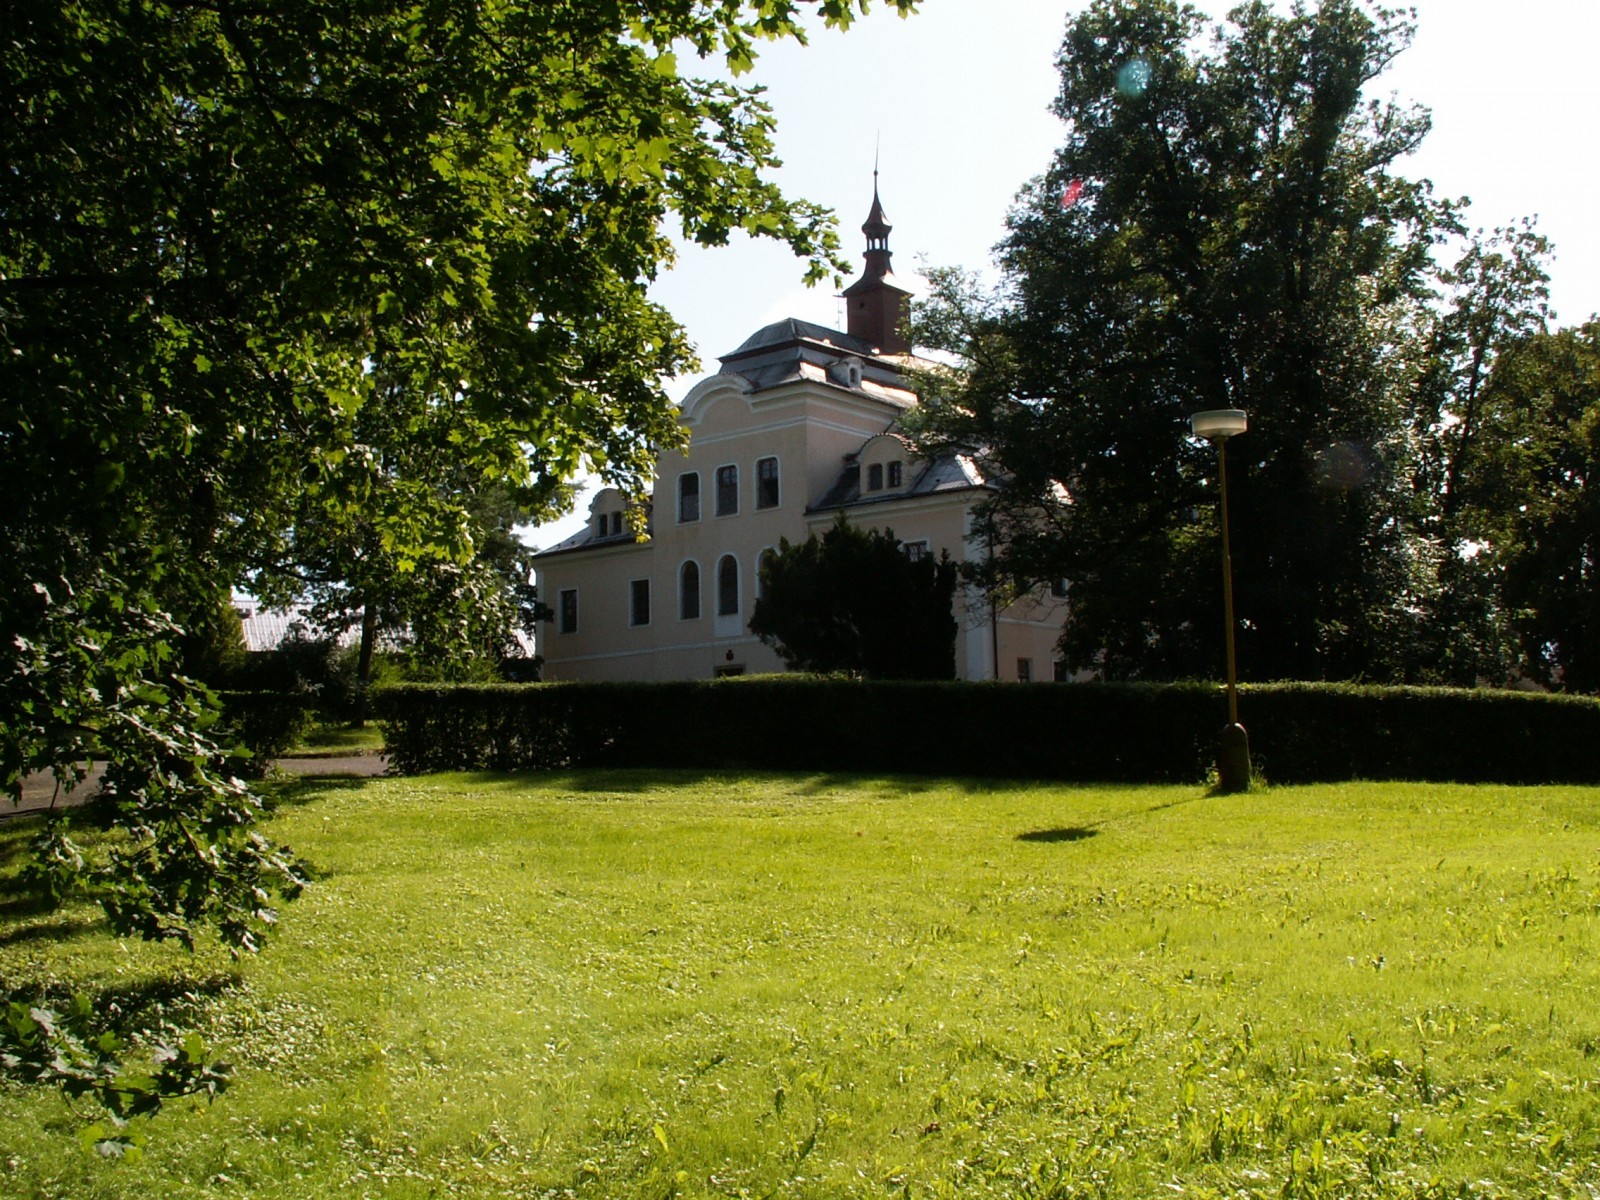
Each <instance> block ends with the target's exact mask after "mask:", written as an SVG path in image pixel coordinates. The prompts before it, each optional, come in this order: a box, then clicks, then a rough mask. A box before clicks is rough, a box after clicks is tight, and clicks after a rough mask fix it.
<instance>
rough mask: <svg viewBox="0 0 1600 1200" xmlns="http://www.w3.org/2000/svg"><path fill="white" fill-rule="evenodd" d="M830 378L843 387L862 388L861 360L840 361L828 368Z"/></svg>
mask: <svg viewBox="0 0 1600 1200" xmlns="http://www.w3.org/2000/svg"><path fill="white" fill-rule="evenodd" d="M828 378H829V379H830V380H832V381H833V382H834V383H837V384H839V385H840V386H841V387H847V388H859V387H860V386H861V360H860V359H859V358H845V359H840V360H839V361H838V362H836V363H834V364H833V365H832V366H830V367H829V368H828Z"/></svg>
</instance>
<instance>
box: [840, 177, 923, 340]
mask: <svg viewBox="0 0 1600 1200" xmlns="http://www.w3.org/2000/svg"><path fill="white" fill-rule="evenodd" d="M893 228H894V226H892V225H890V224H889V218H888V215H887V214H885V212H884V211H883V201H882V200H881V199H880V198H879V196H878V157H877V153H876V152H874V153H873V158H872V208H871V209H870V210H869V211H868V213H867V219H866V222H865V224H863V225H862V226H861V232H862V233H863V234H865V235H866V238H867V252H866V255H865V258H866V265H865V267H864V269H863V270H862V272H861V278H860V279H858V280H856V281H855V282H854V283H852V284H851V285H850V286H849V287H847V288H846V289H845V290H844V299H845V304H846V306H847V308H846V311H847V314H848V315H847V318H846V319H847V326H846V332H848V333H849V334H851V336H853V337H859V338H864V339H865V340H867V341H869V342H871V343H872V344H873V345H874V346H876V347H877V348H878V350H879V351H880V352H882V353H884V354H909V353H910V352H911V341H910V339H909V338H908V337H907V336H906V332H905V324H906V319H907V317H908V316H909V307H910V306H909V300H910V296H911V293H910V292H909V291H907V290H906V289H905V288H903V287H901V286H900V284H899V282H898V281H897V280H896V279H895V277H894V272H893V270H892V269H891V255H890V253H889V231H890V230H891V229H893Z"/></svg>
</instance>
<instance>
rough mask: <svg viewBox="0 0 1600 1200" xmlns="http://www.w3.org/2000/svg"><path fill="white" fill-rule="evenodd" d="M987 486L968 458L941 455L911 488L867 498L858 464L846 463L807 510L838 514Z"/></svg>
mask: <svg viewBox="0 0 1600 1200" xmlns="http://www.w3.org/2000/svg"><path fill="white" fill-rule="evenodd" d="M987 486H989V485H988V484H987V483H985V482H984V479H983V477H982V475H981V474H979V472H978V469H977V468H976V467H975V466H974V465H973V464H972V463H971V462H970V461H969V460H968V459H966V458H963V457H960V456H958V455H954V454H942V455H940V456H939V457H938V458H936V459H934V460H933V461H932V462H930V463H929V464H928V465H927V466H926V467H925V468H924V469H923V471H922V474H920V475H918V476H917V477H916V478H915V479H913V480H912V481H911V486H910V487H905V488H897V489H896V490H894V491H887V490H885V491H878V492H873V493H871V494H870V495H866V494H863V493H862V491H861V465H860V464H859V463H847V464H846V465H845V468H844V470H843V471H841V472H840V473H839V478H838V479H836V480H835V481H834V484H833V486H832V487H831V488H829V489H828V490H827V492H826V493H825V494H824V495H823V497H822V498H821V499H820V500H818V501H817V502H816V503H815V504H813V505H812V506H811V507H810V508H809V509H807V510H806V511H807V512H813V513H817V512H838V511H839V510H840V509H841V508H860V507H863V506H866V505H870V504H886V503H889V502H891V501H894V500H908V499H911V498H913V497H917V496H932V495H936V494H937V493H940V492H962V491H971V490H973V489H975V488H983V487H987Z"/></svg>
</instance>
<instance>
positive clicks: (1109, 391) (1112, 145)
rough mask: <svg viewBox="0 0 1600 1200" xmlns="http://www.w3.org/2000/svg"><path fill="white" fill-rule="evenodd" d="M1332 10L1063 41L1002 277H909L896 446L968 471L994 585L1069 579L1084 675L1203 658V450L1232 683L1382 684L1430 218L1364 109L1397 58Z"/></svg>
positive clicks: (1097, 26)
mask: <svg viewBox="0 0 1600 1200" xmlns="http://www.w3.org/2000/svg"><path fill="white" fill-rule="evenodd" d="M1411 33H1412V29H1411V26H1410V25H1409V24H1408V23H1407V22H1406V20H1405V19H1404V18H1403V17H1402V16H1400V15H1398V14H1396V13H1394V12H1392V11H1389V10H1384V9H1379V8H1376V7H1373V6H1370V5H1367V4H1363V3H1360V2H1358V0H1325V2H1324V3H1321V4H1320V5H1318V6H1316V7H1314V8H1313V7H1310V6H1308V5H1307V4H1305V3H1296V4H1294V5H1293V6H1292V7H1291V8H1290V9H1289V11H1288V12H1287V13H1282V12H1279V11H1278V10H1276V9H1275V8H1274V7H1272V6H1270V5H1268V4H1266V3H1262V2H1255V3H1247V4H1243V5H1241V6H1240V7H1238V8H1236V9H1235V10H1234V11H1233V13H1232V14H1231V15H1230V17H1229V20H1228V22H1227V23H1226V24H1224V25H1221V26H1219V27H1217V28H1216V29H1215V30H1214V31H1213V33H1212V35H1211V37H1210V38H1209V40H1208V39H1206V38H1205V36H1204V34H1205V21H1204V18H1203V17H1202V16H1201V14H1200V13H1198V12H1197V11H1195V10H1194V9H1193V8H1191V7H1188V6H1180V5H1178V4H1176V3H1173V2H1171V0H1096V2H1095V3H1093V4H1091V5H1090V6H1089V7H1088V8H1087V9H1086V10H1085V11H1084V12H1082V13H1081V14H1079V15H1077V16H1075V17H1073V18H1072V19H1071V20H1070V21H1069V23H1068V26H1067V31H1066V37H1065V40H1064V42H1063V45H1062V49H1061V55H1060V59H1059V66H1060V71H1061V81H1062V83H1061V92H1060V95H1059V97H1058V99H1057V101H1056V105H1055V111H1056V113H1057V114H1058V115H1059V116H1060V117H1061V118H1062V120H1063V121H1064V122H1065V123H1066V126H1067V133H1066V140H1065V143H1064V144H1063V146H1062V147H1061V149H1060V150H1059V151H1058V152H1057V154H1056V157H1055V161H1054V162H1053V164H1052V165H1051V167H1050V169H1049V170H1048V172H1047V173H1046V174H1045V175H1044V176H1042V177H1041V178H1040V179H1038V180H1035V181H1034V182H1033V183H1032V184H1030V185H1029V186H1028V187H1027V188H1026V189H1024V191H1023V193H1022V194H1021V196H1020V197H1019V199H1018V202H1017V205H1016V208H1015V209H1014V211H1013V213H1012V215H1011V218H1010V223H1009V233H1008V235H1007V237H1006V239H1005V241H1004V242H1003V243H1002V246H1001V261H1002V267H1003V270H1004V273H1005V284H1004V287H1003V289H1002V291H1001V292H1000V293H999V294H998V295H997V296H992V297H991V296H984V295H982V294H980V293H975V292H974V291H973V290H972V289H971V287H970V286H968V285H967V284H966V283H965V282H964V281H963V279H962V277H961V276H959V275H956V274H954V273H950V272H946V273H943V274H942V275H940V276H939V277H938V280H937V287H936V291H935V296H934V299H933V301H932V303H931V304H929V305H927V306H925V307H924V309H923V313H922V326H921V340H922V341H924V342H925V343H926V344H930V345H934V346H938V347H941V348H943V349H946V350H948V351H950V352H952V353H954V354H956V355H957V356H958V357H959V358H960V359H961V361H962V363H963V366H964V369H963V370H961V371H959V372H955V373H953V374H952V375H950V376H948V377H947V382H945V383H943V384H941V383H940V382H939V380H938V379H935V380H934V381H932V385H931V391H932V393H933V394H932V398H931V403H930V404H929V405H928V406H927V412H926V414H925V416H924V418H923V420H924V429H923V431H922V436H923V438H924V440H925V441H926V442H928V443H929V444H930V445H931V446H946V445H955V446H960V447H964V448H967V449H969V450H971V451H975V452H978V453H980V454H984V455H986V456H988V457H989V458H990V459H991V460H992V463H993V466H994V467H995V469H996V470H997V471H998V472H999V473H1001V474H1003V475H1005V476H1006V477H1007V478H1008V481H1009V486H1008V487H1007V488H1006V490H1005V491H1004V493H1002V494H1001V495H999V496H998V498H997V499H996V500H995V501H994V503H993V505H992V516H993V519H994V521H995V526H996V529H997V531H998V533H999V534H1000V538H1001V543H1002V545H1003V546H1004V547H1005V548H1004V549H1003V551H1002V553H1001V554H1000V555H999V556H998V557H997V559H996V569H997V572H998V573H999V576H998V577H999V578H1003V579H1010V580H1015V581H1018V582H1020V583H1021V584H1022V585H1024V586H1026V585H1027V584H1030V583H1036V582H1039V581H1043V580H1050V579H1056V578H1060V577H1063V576H1066V577H1069V578H1070V579H1071V580H1072V584H1073V587H1072V592H1071V597H1070V600H1069V603H1070V605H1071V616H1072V619H1071V621H1069V623H1068V626H1067V631H1066V633H1065V635H1064V642H1063V650H1064V653H1065V655H1066V657H1067V659H1068V661H1069V663H1070V665H1071V666H1073V667H1074V668H1098V669H1100V670H1101V671H1103V672H1104V673H1105V674H1107V675H1108V676H1112V677H1139V676H1146V677H1162V676H1166V677H1171V676H1185V675H1208V674H1214V673H1215V671H1216V669H1217V664H1218V662H1219V661H1220V641H1221V639H1220V637H1219V636H1218V630H1219V629H1220V626H1221V613H1220V607H1221V597H1220V587H1219V586H1218V584H1217V582H1216V577H1215V576H1216V566H1215V562H1216V528H1215V524H1214V516H1213V514H1214V512H1215V501H1216V479H1215V452H1214V451H1213V450H1211V449H1210V448H1209V447H1208V446H1206V445H1205V444H1203V443H1198V442H1196V441H1195V440H1194V439H1193V438H1191V437H1190V436H1189V434H1188V428H1187V418H1188V416H1189V415H1190V414H1191V413H1193V412H1195V411H1198V410H1205V409H1216V408H1242V409H1245V410H1247V411H1248V412H1249V413H1250V420H1251V428H1250V432H1249V433H1248V434H1247V435H1245V436H1243V437H1240V438H1238V439H1235V440H1234V441H1233V442H1232V443H1231V444H1230V446H1229V466H1230V485H1231V486H1230V493H1231V495H1230V501H1231V505H1232V510H1233V520H1234V525H1235V530H1234V533H1235V536H1234V542H1233V556H1234V570H1235V578H1236V589H1235V591H1236V596H1237V604H1238V618H1239V619H1238V639H1239V660H1240V669H1241V673H1242V674H1243V675H1244V676H1245V677H1247V678H1274V677H1296V678H1327V677H1334V678H1342V677H1350V676H1356V675H1367V676H1378V677H1388V676H1392V675H1394V674H1396V673H1398V672H1399V671H1401V670H1402V669H1403V668H1402V666H1401V664H1400V662H1399V661H1398V649H1399V647H1402V646H1403V645H1404V644H1405V642H1406V637H1407V634H1408V633H1409V631H1410V630H1411V628H1412V627H1413V625H1414V624H1415V622H1416V620H1417V615H1416V614H1417V605H1416V602H1415V598H1416V595H1417V593H1418V591H1419V589H1421V588H1424V587H1426V586H1427V581H1428V573H1427V571H1426V570H1425V569H1424V564H1423V563H1421V562H1420V561H1419V557H1418V546H1417V543H1416V539H1415V538H1414V536H1413V530H1414V526H1415V516H1416V514H1415V505H1416V504H1417V503H1418V499H1417V496H1418V493H1417V491H1416V487H1415V481H1414V479H1413V477H1412V474H1413V472H1412V463H1413V461H1414V459H1415V453H1414V447H1413V445H1412V440H1411V439H1412V435H1411V431H1410V429H1409V427H1408V425H1407V423H1406V420H1405V417H1406V414H1407V404H1408V402H1409V392H1408V388H1409V384H1410V381H1411V379H1412V374H1413V367H1412V361H1411V356H1410V355H1408V354H1407V353H1406V350H1405V348H1406V347H1407V346H1410V345H1413V344H1414V340H1415V329H1416V327H1417V325H1418V322H1419V315H1420V312H1421V310H1422V306H1423V304H1424V302H1425V300H1426V298H1427V295H1428V289H1429V284H1430V264H1431V259H1430V250H1431V247H1432V244H1433V242H1434V241H1435V239H1436V238H1437V237H1438V236H1439V235H1440V234H1441V233H1442V232H1444V231H1447V230H1452V229H1454V228H1455V226H1456V221H1455V216H1454V212H1453V209H1452V207H1451V206H1450V205H1448V204H1443V203H1440V202H1437V201H1435V200H1434V199H1433V198H1432V197H1431V195H1430V193H1429V190H1428V188H1427V186H1426V185H1425V184H1420V183H1414V182H1410V181H1407V180H1406V179H1404V178H1402V177H1400V176H1398V175H1396V174H1395V173H1394V166H1395V164H1396V162H1397V160H1399V159H1400V158H1402V157H1403V156H1404V155H1405V154H1407V153H1409V152H1410V151H1411V150H1413V149H1415V148H1416V146H1417V145H1418V143H1419V142H1420V140H1421V139H1422V137H1423V135H1424V134H1425V133H1426V131H1427V128H1428V118H1427V115H1426V113H1425V112H1423V111H1421V110H1418V109H1411V108H1405V107H1402V106H1400V105H1399V104H1397V103H1395V102H1393V101H1382V100H1377V101H1371V100H1367V99H1365V97H1364V92H1365V89H1366V88H1367V86H1368V85H1369V84H1370V83H1371V82H1372V81H1373V80H1374V79H1376V78H1377V77H1378V76H1379V75H1380V74H1381V73H1382V72H1383V70H1384V69H1385V68H1386V67H1387V66H1388V64H1389V63H1390V62H1391V61H1392V60H1393V58H1394V57H1395V55H1397V54H1398V53H1399V52H1400V51H1401V50H1402V49H1403V48H1404V47H1405V46H1406V45H1407V43H1408V42H1409V40H1410V37H1411Z"/></svg>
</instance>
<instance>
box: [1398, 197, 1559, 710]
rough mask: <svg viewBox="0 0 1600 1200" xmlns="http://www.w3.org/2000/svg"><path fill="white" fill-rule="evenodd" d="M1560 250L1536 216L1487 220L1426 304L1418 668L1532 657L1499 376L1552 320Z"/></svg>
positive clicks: (1465, 676) (1464, 671)
mask: <svg viewBox="0 0 1600 1200" xmlns="http://www.w3.org/2000/svg"><path fill="white" fill-rule="evenodd" d="M1549 253H1550V247H1549V243H1548V242H1547V241H1546V240H1545V239H1544V238H1543V237H1542V236H1540V235H1539V234H1538V233H1537V232H1535V230H1534V228H1533V223H1532V222H1531V221H1529V222H1524V223H1523V224H1522V225H1521V226H1519V227H1517V228H1513V229H1501V230H1496V231H1495V232H1494V234H1493V235H1490V236H1487V237H1486V236H1484V235H1483V234H1482V233H1481V232H1480V233H1478V234H1476V235H1474V236H1473V237H1472V238H1470V239H1469V240H1468V242H1467V245H1466V247H1465V249H1464V251H1463V252H1462V254H1461V255H1460V257H1459V259H1458V260H1457V261H1456V263H1455V264H1454V265H1453V266H1451V267H1450V268H1449V269H1447V270H1445V271H1442V272H1441V273H1440V279H1439V282H1440V287H1441V290H1442V297H1441V304H1440V305H1439V306H1438V307H1436V308H1434V309H1431V310H1428V311H1425V312H1424V313H1423V314H1422V322H1423V324H1422V329H1423V330H1424V331H1425V333H1424V336H1423V338H1422V341H1421V343H1420V345H1421V353H1420V355H1419V360H1418V376H1417V382H1416V385H1415V388H1414V391H1413V396H1414V401H1413V405H1412V413H1411V421H1412V423H1413V433H1414V441H1415V444H1416V447H1417V453H1418V472H1417V489H1418V497H1419V501H1420V507H1421V524H1420V527H1419V531H1420V534H1421V539H1420V543H1419V545H1420V547H1421V550H1420V557H1421V558H1422V559H1423V560H1424V562H1426V563H1428V564H1431V566H1430V571H1431V574H1432V586H1431V587H1430V588H1428V589H1426V594H1424V595H1423V596H1421V597H1419V599H1418V604H1419V611H1420V612H1421V613H1422V614H1423V615H1424V620H1423V621H1422V623H1421V628H1420V629H1419V630H1418V634H1417V636H1415V637H1414V638H1412V639H1410V640H1409V641H1408V643H1407V645H1408V647H1409V654H1410V662H1409V665H1408V668H1407V670H1406V675H1407V677H1408V678H1412V679H1415V680H1419V681H1422V682H1429V683H1446V684H1454V685H1457V686H1471V685H1473V684H1476V683H1480V682H1483V681H1488V682H1492V683H1500V682H1504V681H1506V680H1507V679H1509V678H1510V677H1511V676H1512V675H1513V674H1515V673H1517V672H1518V671H1519V670H1522V669H1524V668H1523V666H1522V664H1521V663H1520V653H1519V648H1518V646H1517V635H1516V630H1515V628H1514V620H1513V615H1512V612H1511V610H1510V608H1509V607H1508V606H1507V603H1506V597H1505V594H1504V585H1505V576H1504V566H1505V563H1506V561H1507V558H1506V556H1507V554H1508V553H1509V552H1511V551H1512V550H1513V549H1514V538H1515V532H1514V525H1515V522H1514V520H1513V519H1512V518H1513V514H1514V512H1515V510H1516V509H1517V507H1518V505H1519V504H1521V503H1522V497H1521V496H1520V495H1519V494H1518V489H1519V488H1520V487H1521V486H1522V484H1523V483H1524V482H1525V481H1521V480H1519V481H1517V483H1516V485H1515V486H1512V480H1511V479H1510V477H1509V475H1508V473H1507V472H1506V471H1504V470H1503V469H1501V468H1502V465H1503V463H1504V461H1505V459H1506V456H1507V455H1508V454H1514V453H1515V451H1514V447H1513V445H1511V444H1508V442H1507V440H1506V439H1507V438H1512V437H1515V436H1516V434H1515V432H1514V431H1513V430H1512V429H1511V428H1510V427H1509V425H1508V423H1507V421H1506V419H1505V418H1506V416H1507V414H1506V412H1505V405H1504V403H1503V392H1504V386H1503V385H1504V382H1505V379H1504V376H1503V375H1502V378H1501V381H1500V385H1499V386H1497V385H1496V382H1495V381H1496V376H1497V372H1499V371H1500V361H1501V358H1502V356H1503V355H1505V354H1507V353H1509V352H1512V351H1514V350H1516V349H1517V348H1519V347H1521V346H1523V345H1524V344H1525V343H1526V342H1527V341H1528V340H1529V339H1530V338H1535V337H1537V336H1538V335H1540V334H1543V333H1544V332H1545V328H1546V322H1547V320H1548V317H1549V307H1548V300H1549V289H1548V284H1549V276H1548V274H1547V271H1546V267H1545V264H1546V262H1547V260H1548V256H1549ZM1541 440H1543V439H1541Z"/></svg>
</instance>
